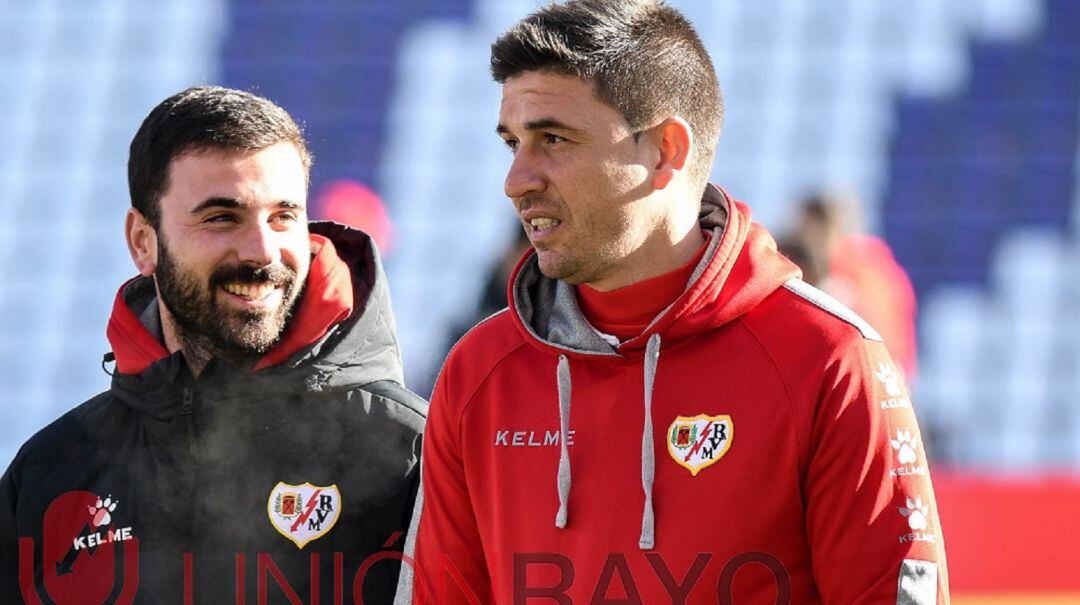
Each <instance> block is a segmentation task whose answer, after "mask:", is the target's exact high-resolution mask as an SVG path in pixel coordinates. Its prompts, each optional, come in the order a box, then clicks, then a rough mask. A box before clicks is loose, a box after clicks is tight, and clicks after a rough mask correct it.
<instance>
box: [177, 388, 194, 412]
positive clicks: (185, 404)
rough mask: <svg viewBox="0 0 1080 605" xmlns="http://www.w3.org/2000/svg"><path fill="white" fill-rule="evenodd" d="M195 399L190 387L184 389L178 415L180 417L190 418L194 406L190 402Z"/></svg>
mask: <svg viewBox="0 0 1080 605" xmlns="http://www.w3.org/2000/svg"><path fill="white" fill-rule="evenodd" d="M194 399H195V396H194V394H193V393H192V392H191V387H184V391H183V398H182V400H181V402H180V414H181V415H182V416H190V415H191V411H192V409H194V406H193V405H192V401H193V400H194Z"/></svg>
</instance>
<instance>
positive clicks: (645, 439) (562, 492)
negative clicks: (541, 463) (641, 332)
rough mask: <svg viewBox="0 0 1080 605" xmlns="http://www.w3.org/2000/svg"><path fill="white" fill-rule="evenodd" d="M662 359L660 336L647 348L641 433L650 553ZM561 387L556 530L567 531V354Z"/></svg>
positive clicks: (645, 546) (645, 536)
mask: <svg viewBox="0 0 1080 605" xmlns="http://www.w3.org/2000/svg"><path fill="white" fill-rule="evenodd" d="M659 360H660V335H659V334H653V335H652V336H650V337H649V342H648V345H647V346H646V348H645V410H644V414H645V426H644V428H643V429H642V431H641V488H642V490H643V491H644V492H645V508H644V510H643V511H642V513H641V537H640V538H639V539H638V546H639V547H640V548H641V549H642V550H649V549H651V548H653V547H654V546H655V544H656V515H655V511H654V510H653V482H654V479H655V478H656V448H655V444H654V440H653V422H652V399H653V385H654V384H655V382H656V365H657V362H659ZM556 378H557V380H558V385H559V475H558V478H557V484H558V490H559V511H558V512H557V513H555V527H558V528H559V529H564V528H565V527H566V523H567V520H568V518H569V511H568V503H569V500H570V450H569V447H568V446H569V443H568V441H569V433H570V393H571V384H570V362H569V361H568V360H567V359H566V355H559V365H558V368H557V370H556Z"/></svg>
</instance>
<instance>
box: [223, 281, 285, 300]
mask: <svg viewBox="0 0 1080 605" xmlns="http://www.w3.org/2000/svg"><path fill="white" fill-rule="evenodd" d="M221 288H222V289H223V290H225V291H226V292H228V293H229V294H232V295H234V296H239V297H240V298H243V299H246V300H262V299H264V298H266V297H268V296H270V295H271V294H273V293H274V292H275V291H276V290H277V289H278V287H277V286H276V285H275V284H273V283H262V284H241V283H228V284H222V286H221Z"/></svg>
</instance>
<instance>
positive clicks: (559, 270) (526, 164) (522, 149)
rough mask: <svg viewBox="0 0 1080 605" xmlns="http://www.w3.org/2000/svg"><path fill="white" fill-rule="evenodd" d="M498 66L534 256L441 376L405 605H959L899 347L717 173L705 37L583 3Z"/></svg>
mask: <svg viewBox="0 0 1080 605" xmlns="http://www.w3.org/2000/svg"><path fill="white" fill-rule="evenodd" d="M491 65H492V72H493V75H494V78H495V80H496V81H497V82H499V83H500V84H501V85H502V87H503V96H502V104H501V107H500V111H499V123H498V127H497V131H498V133H499V135H500V136H501V137H502V138H503V140H504V141H505V142H506V145H507V147H509V149H510V151H511V153H513V155H514V159H513V163H512V165H511V167H510V169H509V172H508V174H507V176H506V182H505V189H506V194H507V196H508V197H509V198H510V199H511V200H512V201H513V203H514V207H515V209H516V210H517V212H518V214H519V216H520V219H521V222H522V225H523V227H524V229H525V230H526V232H527V233H528V235H529V238H530V241H531V243H532V247H533V249H534V250H531V251H529V252H527V253H526V254H525V256H524V257H523V258H522V259H521V261H520V263H519V264H518V266H517V269H516V270H515V272H514V274H513V276H512V277H511V279H510V283H509V287H508V296H509V309H508V310H506V311H504V312H500V313H497V314H495V315H494V316H492V317H491V318H489V319H487V320H485V321H483V322H482V323H481V324H480V325H478V326H477V327H476V328H474V329H473V330H472V331H471V332H470V333H468V334H467V335H466V336H465V337H464V338H462V340H461V341H460V342H459V343H458V345H457V346H456V347H455V348H454V350H453V351H452V352H451V353H450V355H449V357H448V359H447V361H446V365H445V367H444V368H443V371H442V374H441V376H440V378H439V380H438V382H437V384H436V387H435V393H434V396H433V400H432V404H431V412H430V416H429V421H428V425H427V429H426V438H425V443H424V451H423V462H422V467H423V472H422V476H423V479H422V492H423V494H422V501H421V500H418V504H417V508H416V514H415V516H414V518H413V528H412V529H413V531H411V532H410V538H409V542H408V544H407V545H406V548H407V549H408V552H410V553H411V554H412V559H410V560H409V561H410V563H411V564H412V565H411V566H408V567H411V569H412V573H409V572H408V571H403V573H402V579H401V581H400V583H399V588H398V602H399V603H410V602H426V603H440V604H442V603H491V602H498V603H533V602H536V603H540V602H547V603H552V602H554V603H564V604H565V603H592V602H615V601H618V602H622V603H649V604H650V605H651V604H658V603H717V602H720V603H740V604H742V603H774V602H779V603H800V604H804V603H844V604H850V603H943V602H947V601H948V588H947V575H946V569H945V556H944V546H943V542H942V535H941V529H940V525H939V524H938V517H937V510H936V508H935V502H934V495H933V489H932V486H931V483H930V479H929V475H928V474H927V466H926V458H925V454H924V453H923V449H922V447H921V440H920V438H919V430H918V425H917V424H916V421H915V416H914V413H913V411H912V407H911V401H910V399H909V397H908V393H907V391H906V389H905V387H904V385H903V381H902V379H901V378H900V375H899V373H898V372H897V371H896V368H895V366H894V365H893V362H892V361H891V360H890V358H889V355H888V353H887V352H886V350H885V348H884V346H883V345H882V343H881V341H880V337H879V336H878V335H877V333H876V332H875V331H874V330H873V328H871V327H870V326H869V325H867V324H866V322H864V321H863V320H862V319H860V318H859V317H858V316H856V315H855V314H853V313H852V312H850V311H849V310H847V309H846V308H844V307H843V306H841V305H839V304H838V303H836V302H835V301H834V300H832V299H830V298H829V297H828V296H826V295H825V294H823V293H822V292H820V291H818V290H815V289H813V288H812V287H810V286H808V285H806V284H805V283H803V282H802V281H801V280H800V279H799V278H798V275H799V273H798V270H797V269H796V268H795V266H794V265H792V264H791V263H790V262H789V261H787V260H786V259H784V258H783V257H782V256H780V255H779V254H778V253H777V252H776V246H775V243H774V241H773V239H772V237H771V236H770V235H769V234H768V233H767V232H766V231H765V230H764V229H762V228H761V227H760V226H758V225H755V224H753V223H752V222H751V218H750V210H749V209H748V208H747V207H746V206H745V205H744V204H742V203H740V202H736V201H734V200H733V199H732V198H731V197H729V196H728V195H727V194H726V193H724V192H723V191H721V190H720V189H718V188H716V187H714V186H711V185H708V184H707V181H706V179H707V177H708V174H709V172H710V168H711V165H712V161H713V156H714V149H715V143H716V139H717V136H718V133H719V129H720V118H721V101H720V94H719V87H718V85H717V81H716V76H715V73H714V71H713V68H712V65H711V62H710V60H709V57H708V55H707V53H706V52H705V50H704V48H703V46H702V44H701V41H700V40H699V39H698V37H697V35H696V34H695V32H694V30H693V28H692V27H691V25H690V24H689V23H688V22H687V21H686V20H685V19H684V18H683V17H682V15H680V14H679V13H678V12H677V11H675V10H673V9H671V8H668V7H666V6H664V5H662V4H660V3H658V2H655V1H652V0H635V1H631V0H571V1H570V2H567V3H565V4H556V5H551V6H548V7H546V8H543V9H540V10H539V11H538V12H536V13H535V14H533V15H531V16H529V17H527V18H526V19H524V20H523V21H521V22H520V23H518V24H517V25H516V26H515V27H513V28H511V29H510V30H509V31H507V32H506V33H505V34H504V35H502V36H501V37H500V38H499V39H498V40H496V42H495V43H494V45H493V47H492V58H491Z"/></svg>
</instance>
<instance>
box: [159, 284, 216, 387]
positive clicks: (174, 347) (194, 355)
mask: <svg viewBox="0 0 1080 605" xmlns="http://www.w3.org/2000/svg"><path fill="white" fill-rule="evenodd" d="M158 312H159V313H160V315H161V335H162V339H163V340H164V341H165V350H167V351H168V352H169V353H176V352H177V351H180V352H181V353H182V354H183V356H184V361H185V362H187V365H188V369H190V370H191V374H192V375H193V376H195V377H196V378H198V376H199V374H201V373H202V371H203V369H205V368H206V364H208V363H210V358H211V357H212V356H213V355H212V354H211V353H210V350H211V348H210V343H208V342H199V339H197V338H186V337H185V336H186V335H185V336H182V335H181V331H180V328H179V327H178V326H177V325H176V321H175V320H173V316H172V313H170V312H169V308H168V307H166V306H165V305H163V304H161V298H160V297H159V298H158Z"/></svg>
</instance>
